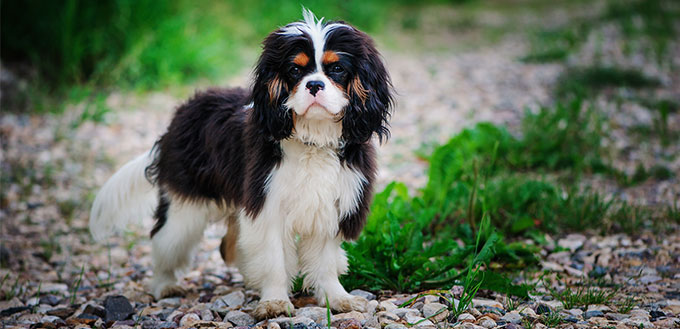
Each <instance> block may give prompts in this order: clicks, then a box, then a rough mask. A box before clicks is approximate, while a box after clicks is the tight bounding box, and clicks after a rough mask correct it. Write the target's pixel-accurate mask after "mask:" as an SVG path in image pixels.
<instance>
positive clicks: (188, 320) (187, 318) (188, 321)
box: [179, 313, 201, 327]
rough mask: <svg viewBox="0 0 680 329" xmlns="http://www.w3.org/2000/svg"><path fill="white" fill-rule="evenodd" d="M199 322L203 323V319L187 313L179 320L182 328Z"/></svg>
mask: <svg viewBox="0 0 680 329" xmlns="http://www.w3.org/2000/svg"><path fill="white" fill-rule="evenodd" d="M198 321H201V318H200V317H199V316H198V315H197V314H195V313H187V314H185V315H184V316H183V317H182V319H181V320H179V325H180V327H187V326H190V325H192V324H193V323H195V322H198Z"/></svg>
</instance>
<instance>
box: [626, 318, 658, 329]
mask: <svg viewBox="0 0 680 329" xmlns="http://www.w3.org/2000/svg"><path fill="white" fill-rule="evenodd" d="M622 323H623V324H625V325H628V326H631V327H635V328H654V324H652V323H651V322H649V320H648V319H645V318H642V317H631V318H628V319H625V320H623V321H622Z"/></svg>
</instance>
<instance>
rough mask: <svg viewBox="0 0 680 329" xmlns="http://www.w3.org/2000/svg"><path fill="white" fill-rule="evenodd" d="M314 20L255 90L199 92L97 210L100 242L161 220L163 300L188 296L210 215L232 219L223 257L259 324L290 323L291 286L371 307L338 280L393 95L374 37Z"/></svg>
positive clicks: (365, 201)
mask: <svg viewBox="0 0 680 329" xmlns="http://www.w3.org/2000/svg"><path fill="white" fill-rule="evenodd" d="M303 17H304V20H302V21H299V22H294V23H291V24H288V25H286V26H284V27H281V28H279V29H278V30H276V31H274V32H272V33H271V34H270V35H269V36H268V37H267V38H266V39H265V40H264V42H263V52H262V55H261V56H260V59H259V62H258V63H257V65H256V67H255V72H254V83H253V85H252V89H251V90H245V89H212V90H208V91H205V92H198V93H196V95H194V96H193V98H191V99H190V100H188V101H187V102H186V103H184V104H183V105H181V106H180V107H179V108H178V109H177V112H176V113H175V116H174V118H173V119H172V122H171V123H170V126H169V127H168V131H167V132H166V133H165V134H164V135H163V136H162V137H161V138H160V139H159V140H158V141H157V142H156V145H155V146H154V147H153V148H152V150H151V151H149V152H147V153H145V154H143V155H141V156H139V157H137V158H136V159H134V160H132V161H131V162H129V163H127V164H125V165H124V166H123V167H122V168H121V169H120V170H119V171H118V172H116V173H115V174H114V175H113V176H112V177H111V178H110V179H109V180H108V181H107V182H106V184H105V185H104V186H103V187H102V189H101V191H100V192H99V194H98V195H97V197H96V199H95V201H94V204H93V206H92V211H91V215H90V230H91V232H92V234H93V236H94V237H95V239H103V238H105V237H107V236H108V235H110V234H111V233H112V232H113V231H116V230H121V229H124V228H125V226H126V225H127V224H128V223H129V222H132V221H137V220H139V219H141V218H143V217H144V216H148V215H151V214H152V213H153V214H154V216H155V219H156V223H155V225H154V227H153V229H152V230H151V239H152V245H153V251H152V256H153V268H154V273H153V278H152V283H151V290H152V292H153V294H154V296H155V297H156V298H163V297H166V296H172V295H178V294H182V293H183V289H182V288H181V287H179V286H178V285H177V276H176V272H177V271H178V270H180V269H182V268H186V267H187V266H189V265H190V260H191V255H192V250H193V249H194V248H195V247H196V245H197V244H198V242H199V241H200V240H201V237H202V236H203V231H204V229H205V227H206V225H207V223H208V222H209V221H210V220H221V221H224V222H225V223H226V224H227V226H228V229H227V234H226V236H225V237H224V238H223V241H222V246H221V248H220V251H221V252H222V257H223V258H224V260H225V261H226V262H227V263H228V264H230V263H232V262H235V264H236V265H237V266H238V268H239V270H240V272H241V273H242V274H243V276H244V278H245V281H246V284H247V285H249V286H250V287H252V288H255V289H257V290H259V292H260V302H259V304H258V306H257V308H256V309H255V312H254V315H255V316H256V317H257V318H258V319H263V318H268V317H274V316H277V315H280V314H285V313H287V312H289V311H290V310H293V309H294V307H293V305H292V304H291V302H290V299H289V298H288V292H289V289H290V286H291V282H292V278H293V277H294V276H295V275H298V274H303V275H304V286H305V287H306V288H309V289H310V290H313V291H314V293H315V296H316V298H317V300H318V301H319V303H321V304H322V305H325V303H326V300H328V303H329V306H330V308H332V309H333V310H336V311H339V312H348V311H352V310H358V311H363V310H364V308H365V304H366V300H365V299H363V298H361V297H356V296H352V295H350V294H348V293H347V291H346V290H345V289H344V288H343V287H342V285H341V284H340V281H339V280H338V276H339V275H341V274H342V273H344V272H345V271H346V269H347V260H346V257H345V253H344V251H343V250H342V248H341V246H340V245H341V243H342V241H343V240H351V239H355V238H357V236H358V235H359V233H360V232H361V229H362V228H363V226H364V223H365V221H366V216H367V212H368V208H369V204H370V201H371V197H372V185H373V182H374V180H375V176H376V160H375V157H376V155H375V146H374V141H373V140H374V138H373V137H374V136H376V137H377V139H378V140H379V141H382V140H383V139H385V138H387V137H388V134H389V132H388V129H387V126H388V122H387V121H388V118H389V116H390V112H391V108H392V104H393V101H392V100H393V99H392V95H391V91H392V87H391V82H390V77H389V74H388V72H387V71H386V70H385V67H384V65H383V62H382V60H381V57H380V54H379V53H378V51H377V50H376V48H375V46H374V44H373V41H372V40H371V38H370V37H369V36H368V35H366V34H365V33H363V32H361V31H359V30H357V29H356V28H354V27H352V26H351V25H349V24H347V23H344V22H341V21H338V22H324V21H323V18H322V19H316V17H315V16H314V14H313V13H311V12H310V11H308V10H306V9H305V10H303Z"/></svg>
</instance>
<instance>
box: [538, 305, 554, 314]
mask: <svg viewBox="0 0 680 329" xmlns="http://www.w3.org/2000/svg"><path fill="white" fill-rule="evenodd" d="M550 312H551V310H550V307H548V306H547V305H545V304H538V306H536V313H538V314H544V313H550Z"/></svg>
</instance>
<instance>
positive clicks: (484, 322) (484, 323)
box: [477, 316, 496, 328]
mask: <svg viewBox="0 0 680 329" xmlns="http://www.w3.org/2000/svg"><path fill="white" fill-rule="evenodd" d="M477 324H478V325H480V326H481V327H484V328H493V327H495V326H496V321H494V320H492V319H491V318H489V317H487V316H484V317H481V318H480V319H479V320H477Z"/></svg>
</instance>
